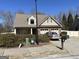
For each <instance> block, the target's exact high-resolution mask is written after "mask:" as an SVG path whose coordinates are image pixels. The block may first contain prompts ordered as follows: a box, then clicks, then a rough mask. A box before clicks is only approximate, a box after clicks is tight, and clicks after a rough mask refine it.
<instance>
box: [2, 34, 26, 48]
mask: <svg viewBox="0 0 79 59" xmlns="http://www.w3.org/2000/svg"><path fill="white" fill-rule="evenodd" d="M24 41H25V39H24V37H23V36H20V35H14V34H2V35H0V47H17V46H19V44H20V43H23V42H24Z"/></svg>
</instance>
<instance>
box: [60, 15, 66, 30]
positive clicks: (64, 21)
mask: <svg viewBox="0 0 79 59" xmlns="http://www.w3.org/2000/svg"><path fill="white" fill-rule="evenodd" d="M61 23H62V26H63V29H64V30H66V29H67V21H66V16H65V14H63V16H62V21H61Z"/></svg>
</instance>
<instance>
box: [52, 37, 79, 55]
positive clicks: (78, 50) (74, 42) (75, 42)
mask: <svg viewBox="0 0 79 59" xmlns="http://www.w3.org/2000/svg"><path fill="white" fill-rule="evenodd" d="M52 43H53V44H54V45H55V46H58V47H61V41H52ZM64 49H66V50H67V51H68V52H69V54H70V55H79V37H70V38H69V39H67V40H66V41H65V42H64Z"/></svg>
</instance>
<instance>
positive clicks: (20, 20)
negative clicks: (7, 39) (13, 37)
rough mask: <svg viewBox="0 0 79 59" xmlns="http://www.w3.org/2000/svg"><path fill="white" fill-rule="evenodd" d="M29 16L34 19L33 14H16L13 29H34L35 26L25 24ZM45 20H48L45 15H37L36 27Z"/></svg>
mask: <svg viewBox="0 0 79 59" xmlns="http://www.w3.org/2000/svg"><path fill="white" fill-rule="evenodd" d="M31 16H33V17H36V15H35V14H33V15H25V14H16V19H15V22H14V27H36V25H28V23H27V19H28V18H29V17H31ZM47 18H48V16H47V15H42V14H38V26H39V25H40V24H41V23H42V22H44V21H45V20H46V19H47Z"/></svg>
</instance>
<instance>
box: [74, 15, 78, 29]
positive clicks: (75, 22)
mask: <svg viewBox="0 0 79 59" xmlns="http://www.w3.org/2000/svg"><path fill="white" fill-rule="evenodd" d="M78 16H79V15H78V14H76V15H75V19H74V23H73V29H74V30H79V19H78Z"/></svg>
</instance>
